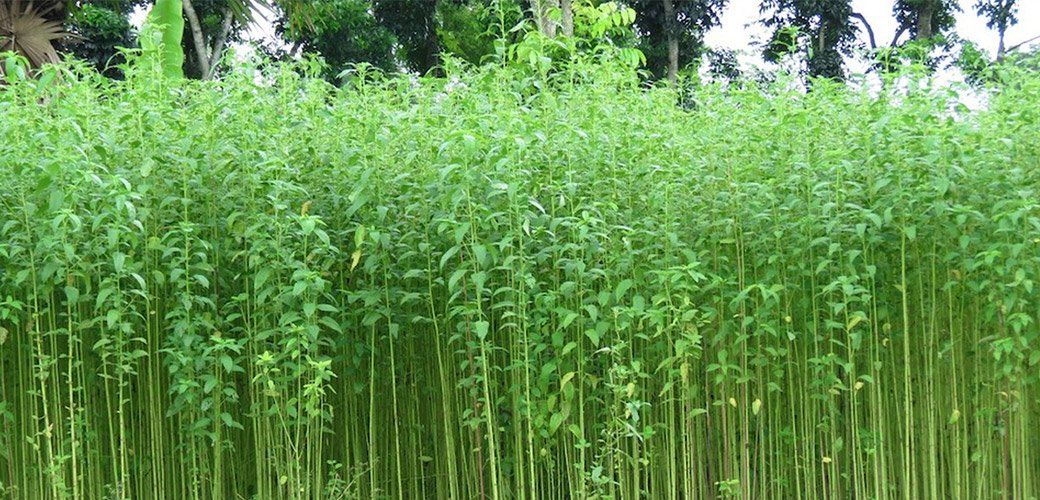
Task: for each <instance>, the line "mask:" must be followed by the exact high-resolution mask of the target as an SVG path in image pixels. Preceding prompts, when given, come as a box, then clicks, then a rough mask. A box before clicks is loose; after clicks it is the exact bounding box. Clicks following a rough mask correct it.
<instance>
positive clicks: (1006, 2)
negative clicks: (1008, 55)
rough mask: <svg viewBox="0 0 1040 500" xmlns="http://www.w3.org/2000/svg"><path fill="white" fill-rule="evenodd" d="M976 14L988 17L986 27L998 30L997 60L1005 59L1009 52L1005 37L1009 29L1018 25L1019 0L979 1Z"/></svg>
mask: <svg viewBox="0 0 1040 500" xmlns="http://www.w3.org/2000/svg"><path fill="white" fill-rule="evenodd" d="M975 12H977V13H978V14H979V15H980V16H984V17H986V19H987V21H986V26H989V27H990V29H994V30H997V36H998V38H999V41H998V42H997V60H1000V59H1003V58H1004V53H1005V52H1007V47H1006V45H1005V44H1004V36H1005V35H1006V34H1007V30H1008V28H1009V27H1011V26H1014V25H1015V24H1018V2H1017V0H977V1H976V2H975Z"/></svg>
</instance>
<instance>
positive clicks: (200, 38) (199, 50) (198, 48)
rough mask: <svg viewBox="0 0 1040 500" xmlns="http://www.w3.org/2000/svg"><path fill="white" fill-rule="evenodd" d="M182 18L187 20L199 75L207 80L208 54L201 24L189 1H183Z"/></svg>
mask: <svg viewBox="0 0 1040 500" xmlns="http://www.w3.org/2000/svg"><path fill="white" fill-rule="evenodd" d="M183 6H184V17H186V18H188V26H190V27H191V41H192V45H193V46H194V47H195V57H196V58H197V59H198V61H199V74H200V75H201V76H200V78H202V79H203V80H208V79H209V55H208V54H207V52H209V51H208V50H206V49H207V47H206V37H205V36H204V35H203V34H202V23H200V22H199V16H198V14H197V13H195V6H194V5H192V3H191V0H183Z"/></svg>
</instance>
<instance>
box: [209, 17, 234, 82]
mask: <svg viewBox="0 0 1040 500" xmlns="http://www.w3.org/2000/svg"><path fill="white" fill-rule="evenodd" d="M234 18H235V13H234V12H232V11H231V8H230V7H229V8H228V9H227V11H226V12H225V13H224V23H223V24H221V26H220V33H218V34H217V39H216V40H214V42H213V50H211V51H210V53H209V62H208V67H209V70H208V71H207V74H208V75H209V76H210V77H212V76H213V75H214V74H216V72H217V65H219V64H220V59H221V58H222V57H223V56H224V45H225V44H227V39H228V34H229V33H231V23H232V21H233V20H234Z"/></svg>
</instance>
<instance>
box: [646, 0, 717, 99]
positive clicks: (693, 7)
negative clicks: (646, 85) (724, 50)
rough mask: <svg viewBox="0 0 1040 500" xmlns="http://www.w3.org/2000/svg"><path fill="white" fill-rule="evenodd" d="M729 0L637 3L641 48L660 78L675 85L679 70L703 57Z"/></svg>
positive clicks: (652, 70) (666, 0)
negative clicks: (707, 38) (707, 37)
mask: <svg viewBox="0 0 1040 500" xmlns="http://www.w3.org/2000/svg"><path fill="white" fill-rule="evenodd" d="M727 2H728V0H687V1H678V2H676V1H674V0H634V1H632V2H630V3H631V5H632V8H633V9H635V11H636V31H637V34H638V36H639V48H640V49H641V50H642V51H643V54H645V55H646V59H647V67H648V68H649V69H650V70H651V72H653V74H654V75H655V76H657V77H659V78H660V77H665V76H666V77H667V78H668V79H669V80H670V81H672V82H674V81H675V80H676V78H677V75H678V72H679V69H680V68H681V67H683V66H686V65H688V64H689V63H691V62H692V61H695V60H697V59H698V58H700V57H701V54H702V52H703V49H704V34H705V33H707V32H708V30H710V29H711V28H713V27H714V26H717V25H718V24H719V19H720V17H721V16H722V12H723V9H725V7H726V4H727Z"/></svg>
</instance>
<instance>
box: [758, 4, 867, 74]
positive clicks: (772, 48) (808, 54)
mask: <svg viewBox="0 0 1040 500" xmlns="http://www.w3.org/2000/svg"><path fill="white" fill-rule="evenodd" d="M762 12H763V13H764V14H766V15H767V17H766V18H765V24H766V25H767V26H770V27H772V28H774V32H773V40H772V41H771V43H770V44H769V45H768V46H767V47H766V53H765V57H766V59H767V60H770V61H775V60H777V59H778V58H779V57H780V56H781V55H783V54H784V53H787V52H788V51H789V50H791V49H792V48H795V47H797V46H798V40H797V38H798V37H797V36H795V31H792V30H791V29H790V28H795V29H796V32H797V34H798V35H801V36H803V37H804V38H805V39H806V40H807V43H806V44H805V45H806V46H804V47H797V48H798V49H799V50H804V51H805V59H806V73H808V75H809V76H812V77H826V78H832V79H836V80H842V79H844V78H845V70H844V56H845V55H848V54H849V53H850V52H851V51H852V48H853V47H854V44H855V42H856V35H857V33H858V30H857V28H856V26H855V25H854V24H853V23H852V16H853V11H852V2H851V0H764V1H763V2H762Z"/></svg>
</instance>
